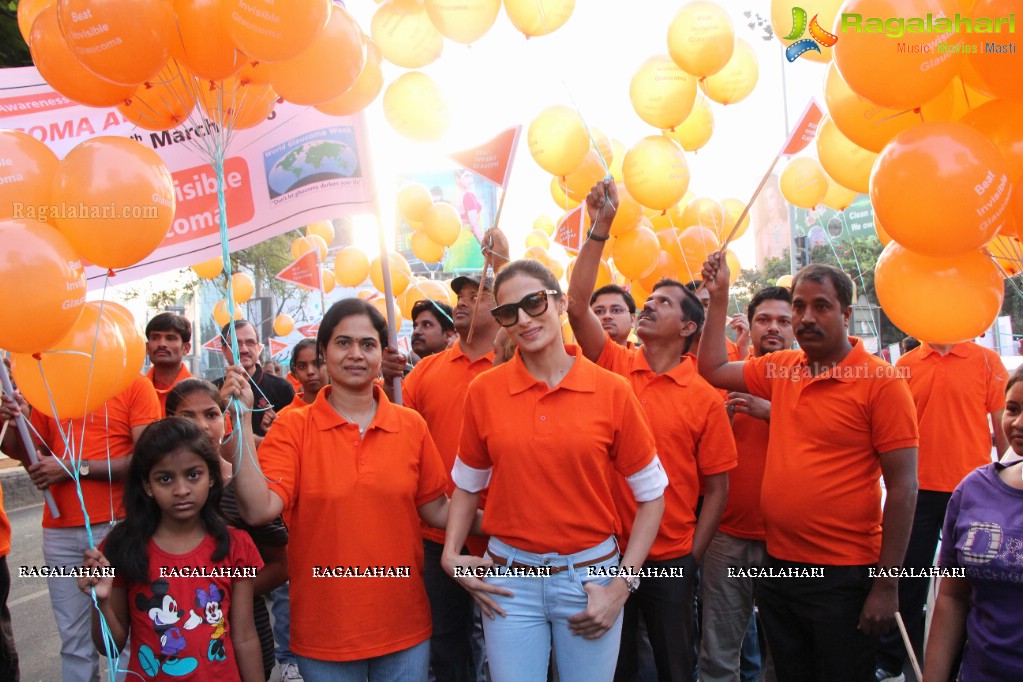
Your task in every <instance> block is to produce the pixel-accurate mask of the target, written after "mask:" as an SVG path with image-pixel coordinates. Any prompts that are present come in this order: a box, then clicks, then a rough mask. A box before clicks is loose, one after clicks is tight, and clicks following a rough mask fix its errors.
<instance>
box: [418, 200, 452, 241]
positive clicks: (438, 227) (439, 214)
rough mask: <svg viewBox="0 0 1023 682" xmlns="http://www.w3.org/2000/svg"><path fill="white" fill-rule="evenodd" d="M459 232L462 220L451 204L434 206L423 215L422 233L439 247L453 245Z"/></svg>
mask: <svg viewBox="0 0 1023 682" xmlns="http://www.w3.org/2000/svg"><path fill="white" fill-rule="evenodd" d="M461 231H462V219H461V217H460V216H459V215H458V211H456V210H455V207H454V206H452V205H451V204H434V205H433V206H431V207H430V208H428V209H426V213H424V214H423V233H424V234H425V235H426V236H427V237H429V238H430V239H431V240H433V241H434V242H435V243H437V244H439V245H441V246H451V245H452V244H454V243H455V242H456V241H458V235H459V233H460V232H461ZM417 234H418V233H417Z"/></svg>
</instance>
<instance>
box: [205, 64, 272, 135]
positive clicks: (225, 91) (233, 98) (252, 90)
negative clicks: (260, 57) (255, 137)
mask: <svg viewBox="0 0 1023 682" xmlns="http://www.w3.org/2000/svg"><path fill="white" fill-rule="evenodd" d="M244 72H245V70H244V69H242V71H241V72H240V73H239V74H238V75H235V76H230V77H229V78H225V79H224V80H222V81H219V82H216V83H214V82H212V81H202V82H200V83H199V84H198V88H197V94H198V95H199V105H200V106H201V107H202V110H203V111H204V112H205V113H206V115H207V116H209V117H210V118H211V119H212V120H213V121H214V122H215V123H217V124H219V125H222V126H224V127H225V128H228V129H234V130H242V129H244V128H251V127H253V126H256V125H259V124H260V123H262V122H263V121H265V120H266V118H267V116H269V115H270V112H272V111H273V110H274V105H276V104H277V93H276V92H274V91H273V88H271V87H270V84H269V83H257V82H255V81H249V80H246V79H245V77H244V76H243V75H242V74H243V73H244Z"/></svg>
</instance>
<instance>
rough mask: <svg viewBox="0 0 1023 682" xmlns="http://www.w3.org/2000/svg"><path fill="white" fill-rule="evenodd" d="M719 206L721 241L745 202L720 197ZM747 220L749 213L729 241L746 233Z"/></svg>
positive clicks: (744, 206)
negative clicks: (722, 221)
mask: <svg viewBox="0 0 1023 682" xmlns="http://www.w3.org/2000/svg"><path fill="white" fill-rule="evenodd" d="M826 198H827V195H825V199H826ZM721 208H723V209H724V211H725V224H724V228H723V229H722V230H721V234H718V239H719V240H720V241H722V242H723V241H724V240H725V237H727V236H728V233H729V232H731V231H732V228H733V227H735V225H736V223H738V222H739V216H741V215H742V211H743V209H744V208H746V202H744V201H740V200H739V199H722V200H721ZM749 221H750V217H749V213H747V214H746V217H745V218H743V219H742V223H739V227H738V229H737V230H735V234H733V235H732V239H731V241H735V240H736V239H739V238H740V237H742V235H744V234H746V230H747V229H748V228H749Z"/></svg>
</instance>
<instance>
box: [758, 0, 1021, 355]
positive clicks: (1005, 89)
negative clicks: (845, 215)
mask: <svg viewBox="0 0 1023 682" xmlns="http://www.w3.org/2000/svg"><path fill="white" fill-rule="evenodd" d="M796 5H798V6H800V7H802V8H803V9H804V10H805V11H806V13H807V15H809V16H813V15H816V16H817V21H818V23H819V25H820V26H821V27H823V28H824V29H825V30H829V31H831V32H835V33H837V32H838V29H837V26H838V18H837V17H838V16H839V12H841V13H845V14H861V15H863V16H872V17H873V16H882V17H884V16H892V17H897V16H909V15H912V16H920V17H923V16H933V17H953V16H955V15H957V14H958V15H960V16H962V17H964V18H967V19H969V18H972V17H988V18H992V17H993V18H997V17H1002V18H1007V17H1009V16H1010V14H1012V13H1013V12H1014V11H1015V10H1016V9H1018V7H1017V5H1018V3H1015V2H1013V1H1012V0H914V2H913V3H912V11H911V12H909V11H908V10H907V9H906V6H905V5H906V3H905V2H900V1H899V0H846V2H845V3H844V4H843V3H842V2H840V0H798V1H796V2H794V1H792V0H773V1H772V7H771V13H772V19H773V21H774V23H775V27H776V33H780V32H779V29H778V27H781V26H784V27H787V26H789V25H790V24H791V17H792V9H793V7H794V6H796ZM1014 40H1015V36H1014V34H1011V33H1008V32H1006V31H1004V30H1003V31H1002V32H1000V33H967V32H949V33H906V34H905V35H903V36H901V37H899V38H898V39H897V40H895V39H892V38H890V37H888V36H886V35H885V34H883V33H867V32H856V31H845V32H841V35H840V39H839V40H838V41H837V43H835V45H834V47H831V48H828V47H825V48H822V49H821V50H820V52H807V53H805V55H804V56H805V57H807V58H810V59H813V60H815V61H820V62H824V63H827V62H829V61H830V62H831V63H830V64H829V67H828V71H827V75H826V78H825V82H824V91H825V100H826V103H827V109H828V115H827V116H826V117H825V118H824V120H823V121H822V123H821V125H820V127H819V129H818V135H817V158H818V159H819V162H818V161H817V160H815V159H809V158H801V159H796V160H795V161H794V162H792V163H790V164H789V166H788V168H786V170H785V172H784V173H783V174H782V178H781V182H782V191H783V194H784V195H785V197H786V199H788V201H790V202H791V203H793V204H796V205H798V206H804V207H812V206H814V205H816V204H817V203H824V204H826V205H828V206H830V207H832V208H836V209H841V208H844V207H845V206H847V205H848V202H849V201H851V200H852V198H854V196H855V194H854V193H868V192H869V195H870V199H871V203H872V205H873V208H874V217H875V227H876V228H877V233H878V236H879V238H880V239H881V241H882V243H883V244H885V249H884V251H883V252H882V254H881V256H880V258H879V259H878V262H877V265H876V269H875V283H876V288H877V294H878V299H879V302H880V304H881V306H882V307H883V308H884V310H885V313H886V314H887V315H888V317H889V318H890V319H891V320H892V322H894V323H895V324H896V325H897V326H898V327H900V328H901V329H903V330H904V331H905V332H907V333H909V334H911V335H913V336H915V337H917V338H920V339H924V340H927V341H931V342H934V343H954V342H958V341H962V340H965V339H970V338H973V337H975V336H978V335H979V334H981V333H983V332H984V331H985V330H986V329H987V328H988V327H989V326H990V325H991V323H992V322H993V321H994V319H995V317H996V316H997V315H998V312H999V310H1000V309H1001V305H1002V297H1003V292H1004V283H1003V278H1005V277H1011V276H1013V275H1015V274H1018V273H1019V272H1020V270H1021V267H1020V266H1021V262H1023V260H1021V259H1023V249H1021V248H1020V238H1021V237H1023V234H1020V232H1019V230H1020V228H1021V227H1023V201H1021V199H1020V197H1021V196H1023V128H1020V126H1019V121H1021V120H1023V87H1021V86H1023V54H1020V53H1016V52H1015V51H1014V50H1013V51H1010V50H1009V46H1010V45H1011V44H1012V43H1013V42H1014ZM984 43H992V44H994V45H995V46H996V47H1000V48H1005V51H1004V52H1000V51H998V50H997V49H996V50H995V51H991V50H988V49H986V47H985V45H984ZM881 73H883V74H884V77H879V76H878V74H881ZM1014 190H1015V191H1014ZM936 292H941V294H940V296H936V295H935V293H936Z"/></svg>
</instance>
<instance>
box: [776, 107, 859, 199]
mask: <svg viewBox="0 0 1023 682" xmlns="http://www.w3.org/2000/svg"><path fill="white" fill-rule="evenodd" d="M817 158H819V159H820V164H819V165H820V167H822V168H823V169H824V172H825V173H827V175H828V176H830V177H831V178H832V179H834V180H835V182H837V183H838V184H840V185H842V186H843V187H847V188H848V189H851V190H855V191H857V192H861V193H866V192H867V191H868V190H869V189H870V171H871V170H872V169H873V168H874V163H875V162H876V161H877V154H875V153H874V152H871V151H867V150H866V149H863V148H862V147H860V146H858V145H856V144H855V143H854V142H853V141H852V140H850V139H849V138H848V137H846V136H845V135H843V134H842V131H841V130H839V129H838V126H837V125H835V122H834V121H832V120H831V118H830V117H828V116H825V117H824V118H823V119H822V120H821V122H820V125H819V126H818V127H817ZM826 181H827V179H826V178H825V189H824V191H825V193H826V192H827V182H826ZM783 191H784V190H783ZM823 198H824V197H823V196H821V197H820V199H819V200H818V203H820V201H821V200H823ZM796 205H797V206H800V205H802V204H796ZM814 205H815V206H816V204H814ZM805 208H810V207H809V206H805Z"/></svg>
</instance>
